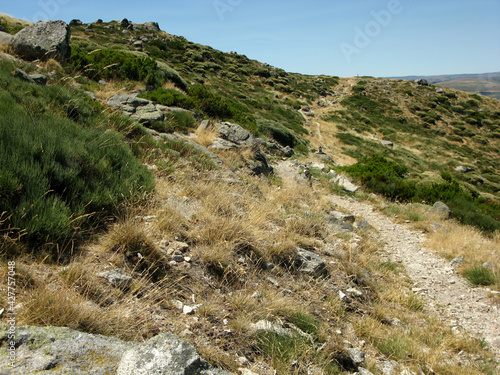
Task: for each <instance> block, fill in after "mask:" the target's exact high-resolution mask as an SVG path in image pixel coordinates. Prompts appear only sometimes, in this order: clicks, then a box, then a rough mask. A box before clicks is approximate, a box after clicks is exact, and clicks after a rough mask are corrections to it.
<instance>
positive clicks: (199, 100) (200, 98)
mask: <svg viewBox="0 0 500 375" xmlns="http://www.w3.org/2000/svg"><path fill="white" fill-rule="evenodd" d="M189 97H190V98H191V99H192V100H193V101H194V102H195V103H196V105H197V106H198V107H199V108H200V109H201V110H202V111H203V112H204V113H206V114H207V115H208V116H211V117H216V118H219V119H229V118H231V117H233V115H234V112H233V111H232V109H231V106H230V104H229V102H228V101H227V100H226V99H225V98H224V97H222V96H221V95H219V94H215V93H213V92H211V91H210V90H209V89H207V88H206V87H205V86H202V85H196V86H193V87H191V89H190V90H189Z"/></svg>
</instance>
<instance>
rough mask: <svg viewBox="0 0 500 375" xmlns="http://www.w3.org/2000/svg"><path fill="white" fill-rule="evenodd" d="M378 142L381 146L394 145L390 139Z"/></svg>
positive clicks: (391, 146)
mask: <svg viewBox="0 0 500 375" xmlns="http://www.w3.org/2000/svg"><path fill="white" fill-rule="evenodd" d="M380 144H381V145H382V146H386V147H390V148H393V147H394V143H393V142H391V141H382V142H380Z"/></svg>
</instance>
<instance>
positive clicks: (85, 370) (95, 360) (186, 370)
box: [0, 325, 229, 375]
mask: <svg viewBox="0 0 500 375" xmlns="http://www.w3.org/2000/svg"><path fill="white" fill-rule="evenodd" d="M7 339H8V333H7V327H6V326H3V325H0V345H1V348H2V351H4V352H5V350H6V346H7ZM15 346H16V354H17V364H18V365H17V366H16V367H15V368H13V369H9V359H8V358H7V356H6V355H1V356H0V373H2V374H11V375H24V374H33V373H39V372H43V373H47V374H73V375H83V374H95V375H97V374H118V375H132V374H134V375H135V374H139V375H140V374H165V375H181V374H182V375H184V374H193V375H194V374H206V375H208V374H214V375H215V374H218V375H229V373H228V372H225V371H221V370H217V369H215V368H213V367H212V366H210V365H209V364H208V363H207V362H206V361H204V360H203V359H202V358H200V356H199V355H198V353H197V352H196V350H195V349H194V348H193V347H192V346H191V345H189V344H188V343H187V342H185V341H183V340H181V339H179V338H177V337H175V336H173V335H171V334H168V333H163V334H161V335H158V336H156V337H153V338H152V339H150V340H149V341H146V342H144V343H139V342H125V341H122V340H119V339H116V338H112V337H105V336H101V335H91V334H87V333H82V332H78V331H74V330H72V329H69V328H65V327H43V328H42V327H32V326H26V327H18V328H17V335H16V338H15Z"/></svg>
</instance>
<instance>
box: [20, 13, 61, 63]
mask: <svg viewBox="0 0 500 375" xmlns="http://www.w3.org/2000/svg"><path fill="white" fill-rule="evenodd" d="M70 37H71V31H70V28H69V26H68V25H67V24H66V23H65V22H63V21H39V22H37V23H35V24H33V25H30V26H27V27H25V28H24V29H22V30H21V31H19V32H18V33H17V34H16V35H15V36H14V38H13V39H12V42H11V46H12V49H13V51H14V52H15V53H16V54H18V55H21V56H22V57H23V58H24V59H27V60H30V61H31V60H48V59H51V58H53V59H56V60H58V61H62V60H65V59H67V58H68V57H69V56H70V54H71V47H70V45H69V42H70Z"/></svg>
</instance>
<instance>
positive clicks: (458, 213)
mask: <svg viewBox="0 0 500 375" xmlns="http://www.w3.org/2000/svg"><path fill="white" fill-rule="evenodd" d="M342 169H343V170H345V171H346V172H347V173H349V174H350V175H351V176H353V177H354V178H355V179H356V180H357V181H358V182H360V183H362V184H363V185H364V186H365V187H366V188H367V189H369V190H371V191H373V192H375V193H378V194H382V195H384V196H385V197H387V198H389V199H391V200H399V201H406V202H412V201H413V202H420V201H426V202H429V203H434V202H437V201H443V202H445V203H446V204H447V205H448V206H449V207H450V209H451V212H452V215H453V217H455V218H456V219H457V220H459V221H460V222H462V223H463V224H466V225H473V226H475V227H477V228H480V229H482V230H484V231H485V232H494V231H496V230H498V229H500V205H499V204H498V203H495V202H489V201H487V202H486V201H481V199H480V198H479V196H478V194H472V193H471V192H467V191H464V190H463V189H462V187H461V186H460V184H459V183H458V182H457V181H454V180H453V179H452V178H451V175H450V174H449V173H447V172H443V173H442V175H441V176H442V177H443V179H444V180H445V181H446V182H444V183H433V184H430V185H418V186H417V181H416V180H412V179H411V178H409V177H408V172H409V169H408V168H407V167H406V166H402V165H399V164H397V163H395V162H393V161H390V160H388V159H386V158H384V157H383V156H381V155H372V156H370V157H365V158H362V159H361V160H360V161H359V162H358V163H356V164H354V165H352V166H349V167H343V168H342Z"/></svg>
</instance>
